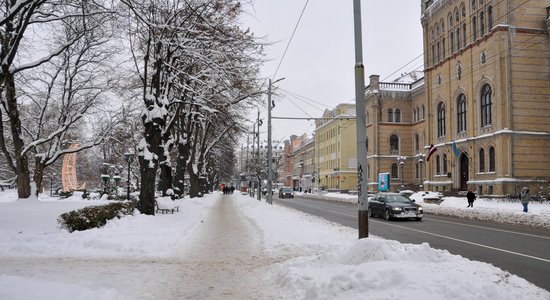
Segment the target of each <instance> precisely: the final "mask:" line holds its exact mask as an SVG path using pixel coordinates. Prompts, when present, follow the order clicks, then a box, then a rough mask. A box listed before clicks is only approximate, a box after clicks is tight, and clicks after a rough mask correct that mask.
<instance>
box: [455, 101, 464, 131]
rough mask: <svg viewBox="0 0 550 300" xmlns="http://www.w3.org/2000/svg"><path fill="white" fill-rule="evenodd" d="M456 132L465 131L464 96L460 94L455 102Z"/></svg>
mask: <svg viewBox="0 0 550 300" xmlns="http://www.w3.org/2000/svg"><path fill="white" fill-rule="evenodd" d="M456 118H457V132H464V131H466V96H464V94H460V96H458V100H457V102H456Z"/></svg>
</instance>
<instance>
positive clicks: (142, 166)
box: [139, 155, 157, 216]
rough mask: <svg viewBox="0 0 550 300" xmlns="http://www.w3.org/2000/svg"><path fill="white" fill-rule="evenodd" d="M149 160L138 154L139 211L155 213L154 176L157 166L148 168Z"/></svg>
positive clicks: (147, 213)
mask: <svg viewBox="0 0 550 300" xmlns="http://www.w3.org/2000/svg"><path fill="white" fill-rule="evenodd" d="M149 162H150V161H149V160H146V159H145V158H144V157H143V156H141V155H140V156H139V170H140V173H141V190H140V192H139V211H140V212H141V213H142V214H146V215H153V216H154V215H155V179H156V178H155V177H156V174H157V167H156V164H155V167H153V168H150V166H149Z"/></svg>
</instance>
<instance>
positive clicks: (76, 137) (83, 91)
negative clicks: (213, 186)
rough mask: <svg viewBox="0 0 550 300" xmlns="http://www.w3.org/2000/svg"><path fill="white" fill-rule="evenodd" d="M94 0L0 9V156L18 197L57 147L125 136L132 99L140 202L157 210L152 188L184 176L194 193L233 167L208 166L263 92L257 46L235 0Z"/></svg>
mask: <svg viewBox="0 0 550 300" xmlns="http://www.w3.org/2000/svg"><path fill="white" fill-rule="evenodd" d="M101 1H102V0H80V1H75V0H69V1H66V0H65V1H64V0H19V1H16V0H7V1H6V3H5V5H4V6H2V7H1V8H0V13H1V15H0V44H1V45H0V46H1V49H0V62H1V64H2V65H1V73H0V92H1V93H0V101H1V113H0V126H1V128H0V134H1V139H0V153H1V155H0V156H1V159H2V160H3V161H5V162H6V165H7V166H8V170H7V171H9V172H11V173H12V174H13V175H14V176H15V177H16V178H17V187H18V194H19V197H20V198H27V197H29V196H30V195H31V175H30V174H31V169H30V168H31V167H34V170H33V172H32V174H33V176H34V178H32V179H33V181H34V183H35V184H36V185H37V187H39V188H40V186H41V184H42V177H43V172H44V169H45V168H46V167H47V166H49V165H51V164H53V163H55V162H56V161H57V160H58V159H59V158H60V157H62V155H63V154H65V153H68V152H74V151H81V150H83V149H87V148H90V147H93V146H96V145H100V144H102V143H105V142H106V141H111V142H112V139H113V138H116V137H120V136H123V135H124V134H121V132H124V131H130V132H129V133H128V135H132V134H133V133H134V132H133V131H132V130H134V131H135V128H134V127H135V126H129V127H130V128H128V124H133V122H129V121H128V118H135V117H136V113H135V109H136V108H138V105H139V106H141V113H140V114H139V118H141V128H140V130H141V131H142V139H141V141H140V142H139V144H138V145H135V147H136V149H137V150H138V157H139V164H140V175H141V176H140V177H141V194H140V209H141V211H142V212H143V213H146V214H154V196H155V192H156V191H161V192H162V193H164V194H166V193H167V192H168V191H169V190H175V191H176V192H177V191H180V192H182V191H183V184H184V178H185V177H186V174H187V175H188V176H189V179H190V183H191V191H190V193H191V196H196V195H197V194H198V192H199V190H198V187H199V184H198V182H199V178H201V177H207V176H210V177H212V176H213V175H212V174H213V173H216V172H219V171H220V170H225V171H226V172H227V170H228V169H230V168H216V165H223V166H226V165H227V163H228V161H231V160H234V155H232V154H231V153H232V149H234V145H235V140H234V139H235V137H236V136H238V135H239V134H240V133H241V132H242V131H243V130H244V129H243V128H244V125H243V122H242V120H244V119H245V118H246V115H247V113H248V112H249V111H250V109H251V108H252V107H254V106H257V105H258V103H259V100H260V97H261V96H262V94H263V88H262V85H261V81H260V78H259V77H258V71H259V67H260V65H261V63H262V54H263V53H262V51H263V45H262V43H260V42H259V39H258V38H256V37H255V36H254V35H253V34H252V33H251V32H249V31H248V30H244V29H243V28H241V26H239V25H240V24H239V18H240V16H241V15H242V14H243V7H242V5H241V1H236V0H162V1H153V0H120V2H119V3H113V2H108V1H105V2H104V3H103V2H101ZM140 103H141V104H140ZM76 142H78V144H79V145H80V146H79V147H78V148H75V149H69V147H68V145H69V144H71V143H76ZM31 158H32V159H33V160H31ZM226 175H227V174H226Z"/></svg>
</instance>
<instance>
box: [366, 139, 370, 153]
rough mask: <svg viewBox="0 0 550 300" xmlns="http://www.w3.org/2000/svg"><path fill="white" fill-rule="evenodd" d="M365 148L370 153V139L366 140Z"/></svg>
mask: <svg viewBox="0 0 550 300" xmlns="http://www.w3.org/2000/svg"><path fill="white" fill-rule="evenodd" d="M365 147H366V148H367V152H368V151H369V137H367V138H366V139H365Z"/></svg>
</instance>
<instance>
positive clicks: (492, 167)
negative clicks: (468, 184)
mask: <svg viewBox="0 0 550 300" xmlns="http://www.w3.org/2000/svg"><path fill="white" fill-rule="evenodd" d="M494 171H495V147H491V148H489V172H494Z"/></svg>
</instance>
